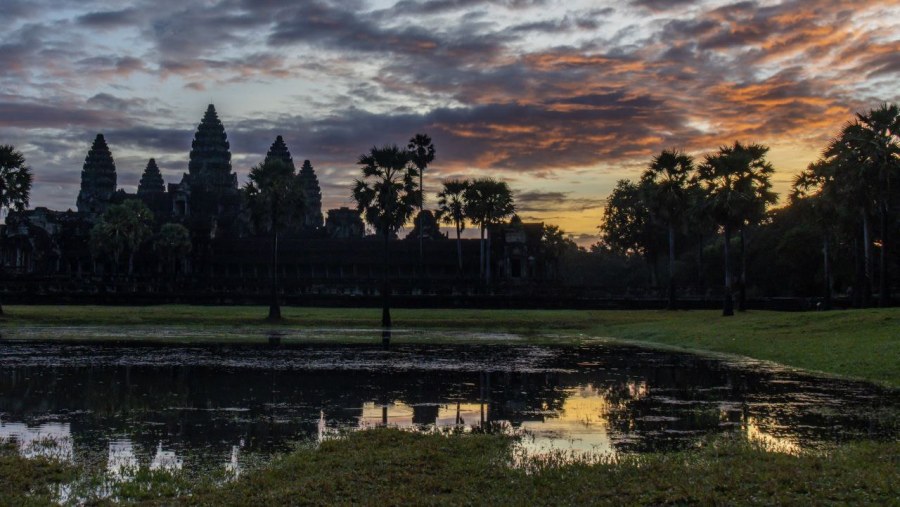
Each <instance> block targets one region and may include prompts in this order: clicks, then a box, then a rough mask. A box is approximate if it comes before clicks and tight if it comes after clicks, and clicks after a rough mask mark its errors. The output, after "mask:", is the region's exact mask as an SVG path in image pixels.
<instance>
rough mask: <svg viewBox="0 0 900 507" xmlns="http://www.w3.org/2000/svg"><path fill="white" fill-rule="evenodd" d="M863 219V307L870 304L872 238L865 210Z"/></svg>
mask: <svg viewBox="0 0 900 507" xmlns="http://www.w3.org/2000/svg"><path fill="white" fill-rule="evenodd" d="M862 218H863V262H864V264H863V266H864V267H865V280H864V283H865V286H864V287H863V305H864V306H870V305H871V303H872V238H871V237H870V234H869V215H868V213H866V211H865V210H863V212H862Z"/></svg>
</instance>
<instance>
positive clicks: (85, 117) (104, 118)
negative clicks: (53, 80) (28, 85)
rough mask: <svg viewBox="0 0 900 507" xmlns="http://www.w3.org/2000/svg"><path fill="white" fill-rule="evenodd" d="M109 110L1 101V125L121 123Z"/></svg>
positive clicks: (56, 125)
mask: <svg viewBox="0 0 900 507" xmlns="http://www.w3.org/2000/svg"><path fill="white" fill-rule="evenodd" d="M120 121H121V119H120V118H116V117H115V116H114V115H110V114H109V112H108V111H103V110H96V109H80V108H76V107H65V106H60V105H52V104H45V103H42V104H36V103H29V102H0V126H2V127H18V128H50V129H60V128H65V127H67V126H73V125H80V126H99V125H113V124H116V123H119V122H120Z"/></svg>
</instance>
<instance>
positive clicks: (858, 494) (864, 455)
mask: <svg viewBox="0 0 900 507" xmlns="http://www.w3.org/2000/svg"><path fill="white" fill-rule="evenodd" d="M514 454H515V451H514V450H513V447H512V446H511V440H510V439H509V438H507V437H502V436H497V435H472V434H467V435H449V436H444V435H436V434H432V435H423V434H416V433H409V432H403V431H399V430H390V429H378V430H370V431H362V432H356V433H352V434H350V435H348V436H346V437H343V438H340V439H336V440H330V441H326V442H323V443H322V444H321V445H320V446H319V447H317V448H312V447H308V448H302V449H299V450H297V451H295V452H293V453H290V454H288V455H285V456H282V457H280V458H277V459H275V460H274V461H273V462H271V463H270V464H269V465H266V466H264V467H262V468H260V469H257V470H254V471H251V472H249V473H246V474H244V475H242V476H241V477H240V478H238V479H237V480H234V481H232V482H228V483H224V484H223V483H221V482H218V481H215V480H197V481H185V480H184V478H183V477H179V476H169V478H167V477H166V474H159V473H156V474H143V475H142V474H138V475H137V476H136V477H135V478H134V479H132V481H131V482H130V483H128V484H126V485H124V486H119V487H117V488H116V489H115V490H114V492H113V493H114V495H115V496H114V498H116V499H117V500H119V501H122V502H126V503H139V504H146V505H177V504H182V505H216V506H220V505H334V504H338V505H350V504H364V505H373V504H377V505H406V504H413V505H472V504H478V505H651V504H652V505H658V504H692V503H698V504H704V505H713V504H718V505H722V504H724V505H735V504H741V505H744V504H759V505H773V504H779V505H780V504H794V505H808V504H814V505H822V504H871V505H891V504H896V503H897V501H898V495H900V486H898V485H900V443H897V442H887V443H876V442H861V443H855V444H846V445H843V446H840V447H836V448H833V449H832V450H830V451H828V452H821V451H820V452H810V453H803V454H801V455H799V456H791V455H786V454H779V453H774V452H768V451H767V450H766V449H764V448H763V447H760V446H758V445H754V444H749V443H747V442H745V441H742V440H736V439H719V440H713V441H711V442H708V443H707V444H706V445H704V446H702V447H701V448H699V449H692V450H688V451H683V452H676V453H668V454H651V455H643V456H635V457H625V458H621V459H620V460H619V461H618V462H615V461H612V460H609V459H599V460H595V461H594V462H580V463H574V464H573V463H565V462H562V461H560V460H559V459H557V458H556V457H554V456H552V455H551V456H549V457H542V458H534V457H532V458H527V459H525V461H524V463H523V466H520V467H512V466H510V463H511V462H512V461H513V458H514ZM76 471H77V469H75V467H71V466H66V465H60V464H58V463H53V462H49V461H47V460H27V459H23V458H20V457H18V456H16V455H14V453H10V452H7V453H5V454H3V453H2V452H0V495H5V496H0V503H2V504H4V505H27V504H29V503H30V504H43V503H44V502H45V501H47V500H49V497H47V496H40V495H39V494H37V493H35V494H32V493H30V492H41V491H51V490H53V488H54V486H55V485H58V484H60V483H62V482H65V481H67V480H71V474H73V473H75V472H76ZM82 500H87V502H86V503H100V504H102V503H104V500H103V499H100V498H90V497H88V498H82Z"/></svg>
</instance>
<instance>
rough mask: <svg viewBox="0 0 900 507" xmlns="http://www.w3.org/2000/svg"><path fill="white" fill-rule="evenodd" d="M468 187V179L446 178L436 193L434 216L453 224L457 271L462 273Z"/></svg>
mask: <svg viewBox="0 0 900 507" xmlns="http://www.w3.org/2000/svg"><path fill="white" fill-rule="evenodd" d="M468 189H469V180H459V179H455V180H448V181H445V182H444V187H443V189H442V190H441V191H440V192H439V193H438V209H437V212H436V213H435V218H437V220H438V221H440V222H443V223H445V224H450V225H453V227H454V229H455V230H456V256H457V260H458V263H459V264H458V268H459V272H460V273H462V269H463V257H462V239H461V237H462V231H464V230H465V229H466V213H465V205H466V201H465V195H466V191H467V190H468Z"/></svg>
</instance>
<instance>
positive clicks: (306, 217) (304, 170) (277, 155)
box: [266, 136, 324, 233]
mask: <svg viewBox="0 0 900 507" xmlns="http://www.w3.org/2000/svg"><path fill="white" fill-rule="evenodd" d="M272 160H281V161H282V162H284V163H285V164H287V165H289V166H290V167H291V169H294V159H293V158H292V157H291V152H290V151H288V148H287V145H286V144H285V142H284V138H282V137H281V136H278V137H276V138H275V142H274V143H272V146H271V147H270V148H269V152H268V153H266V162H270V161H272ZM297 179H298V182H299V183H300V186H301V188H303V192H304V196H305V197H306V203H305V204H304V205H303V221H302V223H301V224H300V231H301V232H303V233H311V232H315V231H317V230H318V229H319V228H321V227H322V222H323V221H324V220H323V217H322V191H321V189H320V188H319V180H318V178H316V173H315V171H313V168H312V165H311V164H310V163H309V160H304V161H303V167H301V168H300V172H299V174H297Z"/></svg>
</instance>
